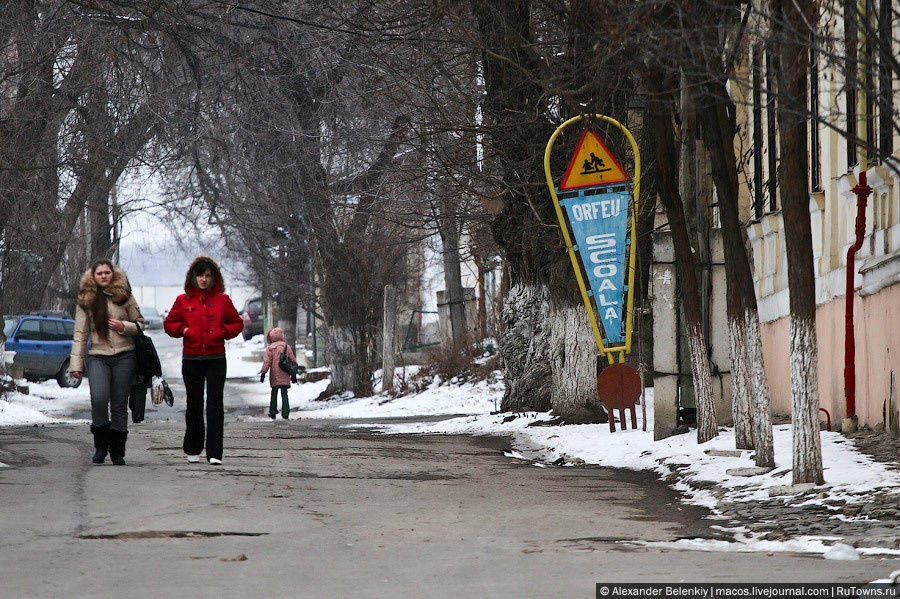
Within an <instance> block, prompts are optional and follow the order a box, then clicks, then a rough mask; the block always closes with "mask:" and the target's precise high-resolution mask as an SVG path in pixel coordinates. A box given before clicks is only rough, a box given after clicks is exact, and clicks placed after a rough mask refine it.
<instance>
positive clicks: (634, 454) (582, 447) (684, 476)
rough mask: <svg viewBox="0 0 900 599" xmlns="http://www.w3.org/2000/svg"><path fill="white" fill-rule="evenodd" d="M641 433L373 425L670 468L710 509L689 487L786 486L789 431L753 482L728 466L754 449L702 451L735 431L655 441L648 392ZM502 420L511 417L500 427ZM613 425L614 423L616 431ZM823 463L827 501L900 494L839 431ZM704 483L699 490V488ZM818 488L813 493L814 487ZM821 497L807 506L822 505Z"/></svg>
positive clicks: (541, 416) (703, 493)
mask: <svg viewBox="0 0 900 599" xmlns="http://www.w3.org/2000/svg"><path fill="white" fill-rule="evenodd" d="M647 404H648V405H647V419H648V423H647V431H646V432H645V431H642V430H640V426H641V420H640V406H638V408H637V411H638V427H639V428H638V429H637V430H632V429H628V430H625V431H623V430H618V431H617V432H615V433H610V431H609V425H608V424H583V425H566V426H530V425H532V424H535V423H540V422H542V421H547V420H549V419H550V418H551V414H546V413H533V412H532V413H526V414H522V415H520V416H519V417H518V418H515V419H512V420H510V416H509V415H507V414H494V415H491V414H481V415H476V416H470V417H464V418H454V419H450V420H443V421H441V422H436V423H410V424H392V425H373V426H374V427H376V428H378V429H380V430H382V431H383V432H385V433H430V434H436V433H437V434H501V435H508V436H511V437H512V438H513V440H514V446H515V447H516V448H517V449H518V450H519V451H521V452H523V453H525V454H526V455H528V456H529V458H530V459H532V460H536V461H540V462H557V461H561V462H562V463H570V464H571V463H573V462H575V461H576V460H577V461H583V462H586V463H590V464H597V465H601V466H609V467H614V468H629V469H633V470H652V471H655V472H657V473H658V474H660V475H661V476H665V475H668V474H669V473H670V472H672V471H673V470H677V471H678V472H679V478H680V481H681V482H679V484H678V485H676V489H677V490H679V491H681V492H682V493H684V494H685V495H686V497H687V499H688V501H689V502H690V503H694V504H698V505H703V506H706V507H708V508H710V509H715V507H716V505H717V504H718V501H719V499H718V498H717V497H716V495H714V494H713V493H711V492H710V491H709V490H706V489H697V488H695V487H694V486H692V485H691V484H689V483H691V482H694V483H698V482H702V481H712V482H715V483H716V485H717V486H718V487H719V489H720V491H724V493H723V496H722V498H721V499H723V500H725V501H758V500H764V499H769V489H770V488H771V487H774V486H781V485H786V484H789V483H790V482H791V474H790V473H791V445H792V439H791V426H790V425H789V424H787V425H779V426H775V427H774V442H775V462H776V468H775V470H773V471H772V472H770V473H768V474H765V475H761V476H754V477H749V478H748V477H740V476H732V475H730V474H727V473H726V471H727V470H729V469H732V468H742V467H750V466H753V465H754V463H753V461H752V460H751V459H750V456H751V454H752V451H743V452H742V453H741V456H740V457H720V456H714V455H709V454H708V453H707V451H708V450H734V430H733V429H730V428H723V429H720V430H721V432H720V433H719V436H718V437H716V438H715V439H713V440H711V441H709V442H707V443H704V444H703V445H698V444H697V438H696V434H695V433H694V431H692V432H691V433H689V434H684V435H676V436H673V437H668V438H666V439H663V440H660V441H653V390H652V389H648V390H647ZM504 420H510V421H509V422H504ZM617 428H618V426H617ZM822 460H823V463H824V469H825V471H824V474H825V480H826V481H827V482H826V485H825V486H824V487H821V489H822V490H823V491H825V490H827V491H828V494H829V498H830V499H832V500H835V499H844V500H846V501H848V502H850V503H853V502H862V501H865V499H866V496H867V494H868V493H869V492H871V491H874V490H877V489H896V490H898V491H900V472H897V471H894V470H890V469H888V468H887V467H885V465H884V464H881V463H879V462H876V461H874V460H872V459H871V458H869V457H868V456H866V455H863V454H861V453H859V452H858V451H856V449H855V448H854V445H853V443H852V442H851V441H849V440H848V439H846V438H845V437H843V436H842V435H841V434H840V433H835V432H825V431H823V432H822ZM698 486H705V485H702V484H701V485H698ZM817 490H818V489H817ZM821 501H822V500H821V498H816V499H810V500H809V501H808V502H807V503H817V502H821Z"/></svg>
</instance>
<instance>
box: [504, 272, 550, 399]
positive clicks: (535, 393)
mask: <svg viewBox="0 0 900 599" xmlns="http://www.w3.org/2000/svg"><path fill="white" fill-rule="evenodd" d="M549 298H550V294H549V292H548V290H547V287H546V286H543V285H523V284H517V285H514V286H513V287H512V288H510V290H509V293H507V294H506V297H505V298H504V299H503V308H502V310H501V313H500V320H501V324H502V326H501V333H500V338H499V339H498V343H497V345H498V350H499V352H500V356H501V358H503V366H504V377H505V381H506V390H505V391H504V393H503V401H502V403H501V405H500V409H501V410H503V411H504V412H507V411H512V412H524V411H531V410H535V411H538V412H545V411H547V410H549V409H550V407H551V393H552V391H551V390H552V386H553V378H552V373H551V366H550V323H549V321H548V319H547V314H548V312H549V308H550V303H549Z"/></svg>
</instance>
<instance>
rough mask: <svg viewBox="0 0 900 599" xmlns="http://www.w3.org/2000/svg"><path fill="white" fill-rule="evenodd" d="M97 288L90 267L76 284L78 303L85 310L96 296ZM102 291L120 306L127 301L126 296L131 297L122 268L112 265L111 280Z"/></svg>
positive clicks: (129, 285) (129, 286) (128, 284)
mask: <svg viewBox="0 0 900 599" xmlns="http://www.w3.org/2000/svg"><path fill="white" fill-rule="evenodd" d="M97 289H98V288H97V281H95V280H94V275H93V273H91V269H87V270H86V271H85V272H84V274H83V275H81V283H79V285H78V305H79V306H81V307H82V308H84V309H85V310H90V308H91V305H92V304H93V303H94V298H95V297H96V296H97ZM103 293H104V294H105V295H107V296H108V297H109V299H111V300H112V301H113V302H114V303H116V304H118V305H120V306H121V305H122V304H124V303H125V302H127V301H128V298H130V297H131V284H130V283H129V282H128V277H127V276H126V275H125V271H124V270H122V269H121V268H119V267H118V266H116V267H113V277H112V281H111V282H110V284H109V287H107V288H106V289H104V290H103Z"/></svg>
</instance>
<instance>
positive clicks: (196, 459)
mask: <svg viewBox="0 0 900 599" xmlns="http://www.w3.org/2000/svg"><path fill="white" fill-rule="evenodd" d="M187 461H188V462H190V463H191V464H196V463H197V462H199V461H200V456H198V455H189V456H187Z"/></svg>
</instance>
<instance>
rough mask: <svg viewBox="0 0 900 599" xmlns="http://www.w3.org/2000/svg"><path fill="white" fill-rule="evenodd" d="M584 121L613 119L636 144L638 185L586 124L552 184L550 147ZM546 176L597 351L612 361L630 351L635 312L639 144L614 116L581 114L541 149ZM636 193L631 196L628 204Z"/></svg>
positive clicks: (630, 140)
mask: <svg viewBox="0 0 900 599" xmlns="http://www.w3.org/2000/svg"><path fill="white" fill-rule="evenodd" d="M586 118H592V119H594V120H598V121H604V122H607V123H610V124H611V125H613V126H615V127H617V128H618V129H619V130H621V131H622V133H623V134H624V135H625V137H626V138H627V139H628V141H629V142H630V143H631V148H632V150H633V151H634V181H633V183H632V181H631V180H630V179H629V177H628V174H627V173H625V171H624V169H623V168H622V166H621V165H620V164H619V162H618V161H617V160H616V159H615V157H614V156H613V155H612V153H611V152H610V151H609V149H608V148H607V147H606V145H605V144H604V143H603V141H602V140H601V139H600V138H599V137H598V136H597V135H596V134H595V133H594V132H593V131H590V130H589V129H587V128H586V129H585V130H584V132H583V133H582V134H581V139H580V140H579V142H578V148H577V149H576V150H575V154H574V155H573V156H572V160H571V161H570V163H569V168H568V169H567V170H566V173H565V175H564V176H563V178H562V181H561V182H560V185H559V189H557V188H556V186H555V185H554V184H553V175H552V173H551V172H550V153H551V151H552V150H553V144H554V143H555V142H556V138H557V137H559V134H560V133H562V131H563V130H564V129H565V128H566V127H568V126H569V125H572V124H573V123H576V122H579V121H581V120H583V119H586ZM544 174H545V176H546V178H547V186H548V187H549V188H550V195H551V197H552V198H553V205H554V207H555V209H556V217H557V219H558V220H559V225H560V229H561V230H562V235H563V239H564V240H565V243H566V249H567V251H568V253H569V258H570V260H571V261H572V268H573V269H574V271H575V279H576V280H577V282H578V288H579V289H580V290H581V298H582V300H583V301H584V307H585V309H586V310H587V314H588V319H589V320H590V323H591V330H592V331H593V334H594V340H595V341H596V343H597V349H598V350H599V352H600V354H601V355H605V356H606V359H607V360H608V361H609V363H610V364H615V363H616V361H617V360H616V358H618V362H620V363H621V362H624V361H625V355H626V354H627V353H629V352H630V351H631V333H632V326H633V317H634V310H633V306H634V294H633V292H632V290H633V289H634V270H635V269H634V263H635V254H636V252H637V208H638V197H639V194H640V185H641V156H640V152H639V151H638V147H637V143H635V141H634V136H632V134H631V132H630V131H628V129H627V128H625V126H624V125H622V124H621V123H619V122H618V121H617V120H615V119H613V118H611V117H608V116H605V115H602V114H594V115H590V116H589V117H588V116H576V117H573V118H571V119H569V120H567V121H566V122H564V123H563V124H562V125H560V126H559V127H558V128H557V129H556V131H554V132H553V135H551V136H550V139H549V141H548V142H547V148H546V150H545V152H544ZM632 195H633V201H629V199H630V198H629V196H632ZM560 197H562V199H560Z"/></svg>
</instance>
